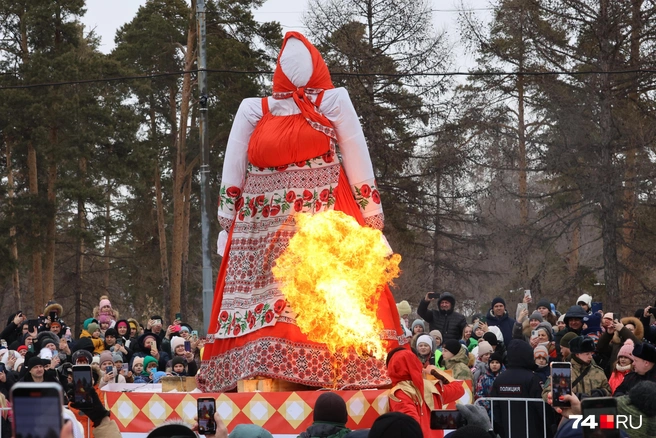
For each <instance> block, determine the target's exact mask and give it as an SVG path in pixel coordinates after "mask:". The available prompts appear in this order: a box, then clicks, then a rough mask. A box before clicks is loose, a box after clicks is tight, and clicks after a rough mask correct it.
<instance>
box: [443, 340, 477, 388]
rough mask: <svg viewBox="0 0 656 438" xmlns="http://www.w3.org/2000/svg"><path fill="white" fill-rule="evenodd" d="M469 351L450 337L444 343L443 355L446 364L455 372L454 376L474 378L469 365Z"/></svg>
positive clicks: (461, 378)
mask: <svg viewBox="0 0 656 438" xmlns="http://www.w3.org/2000/svg"><path fill="white" fill-rule="evenodd" d="M468 353H469V352H468V351H467V349H466V348H465V346H464V345H462V344H461V343H460V342H458V341H456V340H455V339H449V340H448V341H446V342H445V343H444V348H443V349H442V357H443V358H444V366H445V368H446V369H447V370H450V371H451V372H452V373H453V378H454V379H458V380H472V373H471V370H470V369H469V367H468V366H467V365H468V363H469V354H468Z"/></svg>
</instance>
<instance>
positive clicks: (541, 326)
mask: <svg viewBox="0 0 656 438" xmlns="http://www.w3.org/2000/svg"><path fill="white" fill-rule="evenodd" d="M535 329H536V330H544V332H545V333H546V334H547V336H548V337H549V340H550V341H552V340H553V328H552V327H551V324H549V323H548V322H547V321H542V322H541V323H540V324H538V326H537V327H536V328H535Z"/></svg>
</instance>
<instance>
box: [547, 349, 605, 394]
mask: <svg viewBox="0 0 656 438" xmlns="http://www.w3.org/2000/svg"><path fill="white" fill-rule="evenodd" d="M569 349H570V351H571V353H572V358H571V360H570V363H571V364H572V377H571V379H572V393H573V394H576V395H577V397H578V398H579V399H581V398H582V397H583V396H588V397H606V396H609V395H611V390H610V385H609V384H608V379H607V378H606V374H604V370H602V369H601V368H600V367H598V366H597V365H595V364H594V362H593V360H592V354H593V353H594V351H595V346H594V341H593V340H592V339H590V338H587V337H583V336H577V337H575V338H574V339H572V340H571V341H570V342H569ZM551 384H552V382H551V377H549V379H548V380H547V382H545V384H544V389H543V390H542V398H543V400H544V401H547V396H548V395H549V393H550V392H551Z"/></svg>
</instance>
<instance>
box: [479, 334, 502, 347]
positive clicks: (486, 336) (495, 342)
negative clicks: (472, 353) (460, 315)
mask: <svg viewBox="0 0 656 438" xmlns="http://www.w3.org/2000/svg"><path fill="white" fill-rule="evenodd" d="M483 340H484V341H487V342H488V343H489V344H490V345H499V341H498V340H497V335H495V334H494V333H492V332H485V334H484V335H483ZM480 344H481V343H480V342H479V343H478V345H480Z"/></svg>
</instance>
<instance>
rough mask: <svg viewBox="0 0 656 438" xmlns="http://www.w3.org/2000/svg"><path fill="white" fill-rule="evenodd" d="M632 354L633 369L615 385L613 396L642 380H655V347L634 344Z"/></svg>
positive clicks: (645, 344) (627, 390) (624, 392)
mask: <svg viewBox="0 0 656 438" xmlns="http://www.w3.org/2000/svg"><path fill="white" fill-rule="evenodd" d="M631 354H632V355H633V371H632V372H630V373H628V374H627V375H626V376H624V381H623V382H622V383H621V384H620V386H618V387H617V389H616V390H615V392H614V393H613V396H615V397H618V396H620V395H624V394H627V393H628V392H629V391H630V390H631V388H633V387H634V386H636V385H637V384H638V383H640V382H643V381H651V382H656V367H655V366H654V365H656V349H655V348H654V346H653V345H651V344H647V343H642V344H636V345H635V346H634V347H633V351H632V352H631Z"/></svg>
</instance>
